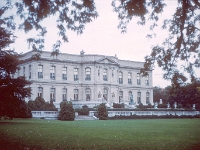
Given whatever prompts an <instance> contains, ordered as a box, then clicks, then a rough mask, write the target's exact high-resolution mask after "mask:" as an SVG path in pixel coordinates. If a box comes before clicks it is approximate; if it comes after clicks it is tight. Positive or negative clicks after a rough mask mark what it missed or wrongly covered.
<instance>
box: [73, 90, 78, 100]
mask: <svg viewBox="0 0 200 150" xmlns="http://www.w3.org/2000/svg"><path fill="white" fill-rule="evenodd" d="M74 100H75V101H77V100H78V89H74Z"/></svg>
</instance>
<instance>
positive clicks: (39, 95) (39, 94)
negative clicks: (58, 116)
mask: <svg viewBox="0 0 200 150" xmlns="http://www.w3.org/2000/svg"><path fill="white" fill-rule="evenodd" d="M38 97H41V98H42V97H43V88H42V87H38Z"/></svg>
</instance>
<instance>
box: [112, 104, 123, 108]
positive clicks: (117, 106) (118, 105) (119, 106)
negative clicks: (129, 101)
mask: <svg viewBox="0 0 200 150" xmlns="http://www.w3.org/2000/svg"><path fill="white" fill-rule="evenodd" d="M113 108H124V104H123V103H122V104H119V103H113Z"/></svg>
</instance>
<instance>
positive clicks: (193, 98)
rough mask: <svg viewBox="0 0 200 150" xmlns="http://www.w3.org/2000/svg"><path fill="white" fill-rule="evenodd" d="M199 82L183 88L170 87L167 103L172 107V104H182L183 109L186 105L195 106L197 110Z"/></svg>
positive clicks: (199, 95)
mask: <svg viewBox="0 0 200 150" xmlns="http://www.w3.org/2000/svg"><path fill="white" fill-rule="evenodd" d="M198 87H200V82H193V83H190V84H187V85H184V86H179V87H176V88H175V87H172V88H171V89H170V91H169V92H170V98H169V103H170V104H171V105H172V104H174V102H177V103H178V104H182V106H183V107H187V104H189V105H190V106H192V105H193V104H196V106H197V107H196V108H198V109H199V105H200V90H199V89H198Z"/></svg>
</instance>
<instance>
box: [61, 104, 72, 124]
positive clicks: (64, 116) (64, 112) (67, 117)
mask: <svg viewBox="0 0 200 150" xmlns="http://www.w3.org/2000/svg"><path fill="white" fill-rule="evenodd" d="M74 118H75V111H74V108H73V106H72V103H70V102H63V103H62V105H61V110H60V112H59V116H58V119H59V120H63V121H74Z"/></svg>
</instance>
